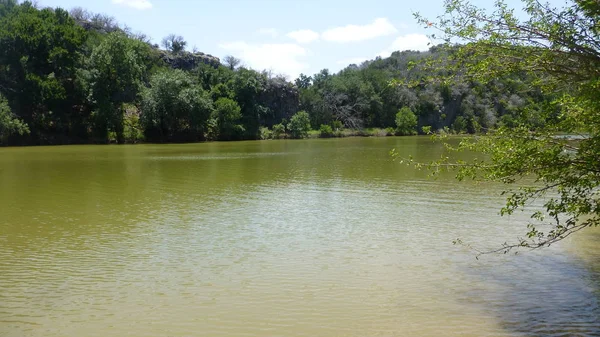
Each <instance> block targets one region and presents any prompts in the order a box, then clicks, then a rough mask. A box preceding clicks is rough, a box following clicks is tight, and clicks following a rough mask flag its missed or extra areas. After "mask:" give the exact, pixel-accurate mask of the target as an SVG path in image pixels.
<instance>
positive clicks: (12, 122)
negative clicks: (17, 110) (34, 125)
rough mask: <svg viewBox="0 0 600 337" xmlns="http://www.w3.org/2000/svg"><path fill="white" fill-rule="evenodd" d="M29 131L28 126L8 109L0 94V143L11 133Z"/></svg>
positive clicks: (6, 102) (4, 99) (20, 133)
mask: <svg viewBox="0 0 600 337" xmlns="http://www.w3.org/2000/svg"><path fill="white" fill-rule="evenodd" d="M15 133H16V134H19V135H22V134H25V133H29V127H28V126H27V124H25V123H23V121H21V120H19V119H18V118H17V117H16V116H15V115H14V114H13V113H12V111H10V107H9V106H8V101H6V98H4V97H3V96H2V95H0V144H2V143H3V142H4V140H5V139H6V138H7V137H8V136H10V135H12V134H15Z"/></svg>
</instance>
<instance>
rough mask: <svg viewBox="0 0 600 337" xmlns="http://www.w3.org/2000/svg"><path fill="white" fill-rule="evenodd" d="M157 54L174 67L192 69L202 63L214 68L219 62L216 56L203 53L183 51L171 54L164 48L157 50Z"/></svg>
mask: <svg viewBox="0 0 600 337" xmlns="http://www.w3.org/2000/svg"><path fill="white" fill-rule="evenodd" d="M159 54H160V58H161V59H162V60H163V61H164V62H165V63H166V64H168V65H169V66H170V67H171V68H174V69H181V70H192V69H194V68H196V67H197V66H198V65H200V64H202V63H204V64H208V65H211V66H213V67H215V68H216V67H218V66H219V65H220V64H221V60H219V58H218V57H214V56H212V55H208V54H204V53H190V52H187V51H184V52H181V53H177V54H173V53H171V52H168V51H165V50H159Z"/></svg>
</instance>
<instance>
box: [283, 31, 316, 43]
mask: <svg viewBox="0 0 600 337" xmlns="http://www.w3.org/2000/svg"><path fill="white" fill-rule="evenodd" d="M287 37H289V38H292V39H294V40H296V42H298V43H311V42H313V41H316V40H318V39H319V33H317V32H315V31H312V30H310V29H301V30H295V31H293V32H290V33H288V34H287Z"/></svg>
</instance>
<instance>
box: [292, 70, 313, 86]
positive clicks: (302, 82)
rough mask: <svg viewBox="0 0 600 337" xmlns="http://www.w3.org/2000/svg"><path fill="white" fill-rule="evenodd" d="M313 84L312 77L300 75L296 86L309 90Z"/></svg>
mask: <svg viewBox="0 0 600 337" xmlns="http://www.w3.org/2000/svg"><path fill="white" fill-rule="evenodd" d="M311 82H312V77H310V76H306V75H304V74H300V75H299V76H298V78H297V79H296V82H295V83H296V86H297V87H298V88H300V89H308V87H310V84H311Z"/></svg>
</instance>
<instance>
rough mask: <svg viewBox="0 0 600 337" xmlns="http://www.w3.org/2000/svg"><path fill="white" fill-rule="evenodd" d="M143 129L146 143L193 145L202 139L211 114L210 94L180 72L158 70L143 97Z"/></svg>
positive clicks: (188, 76)
mask: <svg viewBox="0 0 600 337" xmlns="http://www.w3.org/2000/svg"><path fill="white" fill-rule="evenodd" d="M142 97H143V98H142V111H143V114H142V125H143V127H144V131H145V134H146V139H148V140H153V141H182V140H187V141H196V140H199V139H204V131H205V129H206V123H207V121H208V118H209V117H210V114H211V112H212V109H213V106H212V100H211V99H210V96H209V94H208V93H207V92H206V91H204V90H202V88H201V87H200V86H199V85H196V84H195V83H194V81H193V80H192V77H191V76H190V75H188V74H187V73H185V72H184V71H182V70H178V69H176V70H167V69H164V70H161V71H159V72H157V73H156V74H154V75H153V76H152V77H151V78H150V88H148V89H146V90H144V92H143V94H142Z"/></svg>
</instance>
